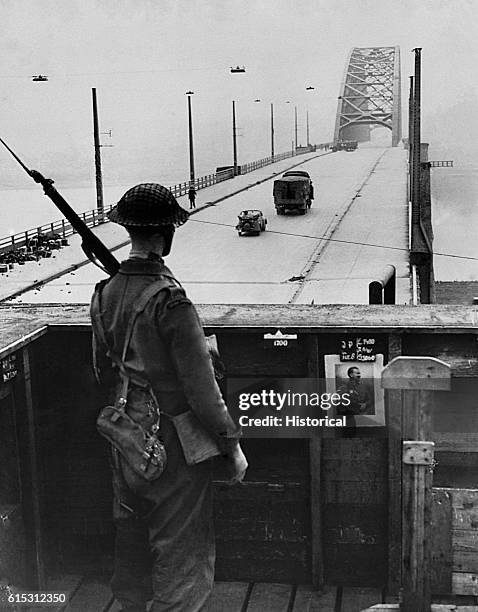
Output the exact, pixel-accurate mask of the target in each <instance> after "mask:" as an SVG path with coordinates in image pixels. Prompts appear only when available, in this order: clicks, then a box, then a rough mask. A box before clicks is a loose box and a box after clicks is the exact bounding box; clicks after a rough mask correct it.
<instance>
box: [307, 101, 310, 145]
mask: <svg viewBox="0 0 478 612" xmlns="http://www.w3.org/2000/svg"><path fill="white" fill-rule="evenodd" d="M307 146H308V147H309V146H310V138H309V111H308V110H307Z"/></svg>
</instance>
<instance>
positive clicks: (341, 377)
mask: <svg viewBox="0 0 478 612" xmlns="http://www.w3.org/2000/svg"><path fill="white" fill-rule="evenodd" d="M324 361H325V378H326V391H327V392H328V393H340V394H342V395H348V396H349V397H350V402H349V401H347V404H348V405H347V406H345V405H344V406H342V407H337V408H336V411H337V414H345V415H347V421H348V425H349V426H355V427H383V426H384V425H385V406H384V393H383V389H382V388H381V386H380V376H381V373H382V369H383V355H381V354H379V355H377V356H376V360H375V361H371V362H365V363H364V362H361V361H345V362H344V361H341V360H340V355H325V356H324Z"/></svg>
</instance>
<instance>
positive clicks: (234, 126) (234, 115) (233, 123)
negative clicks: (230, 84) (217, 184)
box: [232, 100, 238, 176]
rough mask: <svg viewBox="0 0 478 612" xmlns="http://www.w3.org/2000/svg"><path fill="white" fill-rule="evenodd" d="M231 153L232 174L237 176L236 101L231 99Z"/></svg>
mask: <svg viewBox="0 0 478 612" xmlns="http://www.w3.org/2000/svg"><path fill="white" fill-rule="evenodd" d="M232 155H233V165H234V176H237V174H238V172H237V134H236V102H235V100H233V101H232Z"/></svg>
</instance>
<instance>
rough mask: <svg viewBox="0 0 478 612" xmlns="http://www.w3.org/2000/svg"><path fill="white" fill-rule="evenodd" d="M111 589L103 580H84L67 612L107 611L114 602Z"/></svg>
mask: <svg viewBox="0 0 478 612" xmlns="http://www.w3.org/2000/svg"><path fill="white" fill-rule="evenodd" d="M112 599H113V595H112V593H111V589H110V588H109V586H107V585H106V584H103V583H101V582H93V581H91V582H83V584H82V585H81V586H80V588H79V589H78V590H77V591H76V593H75V595H74V596H73V598H72V600H71V601H70V603H69V605H68V606H67V607H66V609H65V612H85V610H94V611H95V612H105V611H106V610H108V607H109V606H110V604H111V603H112Z"/></svg>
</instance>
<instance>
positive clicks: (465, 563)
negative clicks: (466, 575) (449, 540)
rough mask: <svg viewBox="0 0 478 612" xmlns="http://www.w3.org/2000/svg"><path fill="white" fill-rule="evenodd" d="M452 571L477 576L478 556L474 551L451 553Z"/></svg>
mask: <svg viewBox="0 0 478 612" xmlns="http://www.w3.org/2000/svg"><path fill="white" fill-rule="evenodd" d="M452 570H453V571H454V572H471V573H472V574H478V554H477V553H476V551H473V552H470V551H456V550H454V551H453V560H452Z"/></svg>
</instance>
